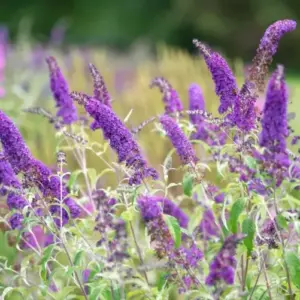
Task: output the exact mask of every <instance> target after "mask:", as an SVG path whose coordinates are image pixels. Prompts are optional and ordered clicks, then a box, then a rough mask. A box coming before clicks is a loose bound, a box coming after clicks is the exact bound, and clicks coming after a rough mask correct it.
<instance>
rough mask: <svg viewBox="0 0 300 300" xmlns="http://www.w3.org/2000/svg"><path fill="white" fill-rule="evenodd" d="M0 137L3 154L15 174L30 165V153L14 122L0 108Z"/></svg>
mask: <svg viewBox="0 0 300 300" xmlns="http://www.w3.org/2000/svg"><path fill="white" fill-rule="evenodd" d="M0 139H1V143H2V147H3V154H4V156H5V157H6V158H7V160H8V161H9V163H10V165H11V167H12V168H13V171H14V172H15V173H16V174H17V173H19V172H20V171H21V170H25V172H26V170H28V168H29V167H30V161H31V158H32V157H31V153H30V151H29V149H28V147H27V146H26V144H25V142H24V140H23V138H22V136H21V134H20V132H19V130H18V129H17V128H16V126H15V125H14V123H13V122H12V121H11V120H10V119H9V118H8V117H7V116H6V115H5V114H4V113H3V112H2V111H1V110H0Z"/></svg>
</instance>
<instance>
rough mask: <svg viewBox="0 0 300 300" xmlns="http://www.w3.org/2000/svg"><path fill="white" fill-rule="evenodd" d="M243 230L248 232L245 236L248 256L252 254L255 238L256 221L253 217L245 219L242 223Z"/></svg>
mask: <svg viewBox="0 0 300 300" xmlns="http://www.w3.org/2000/svg"><path fill="white" fill-rule="evenodd" d="M242 232H243V233H245V234H247V236H246V237H245V238H244V245H245V246H246V248H247V252H248V256H249V255H250V254H251V252H252V249H253V239H254V235H255V223H254V222H253V220H252V219H250V218H248V219H246V220H244V222H243V224H242Z"/></svg>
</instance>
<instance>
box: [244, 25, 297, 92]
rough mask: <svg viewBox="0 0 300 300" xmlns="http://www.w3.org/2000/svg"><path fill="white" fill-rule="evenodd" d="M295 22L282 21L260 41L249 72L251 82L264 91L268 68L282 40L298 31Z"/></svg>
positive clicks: (266, 32)
mask: <svg viewBox="0 0 300 300" xmlns="http://www.w3.org/2000/svg"><path fill="white" fill-rule="evenodd" d="M296 26H297V23H296V22H295V21H293V20H280V21H277V22H275V23H273V24H272V25H270V26H269V27H268V28H267V30H266V31H265V34H264V36H263V37H262V39H261V40H260V44H259V47H258V49H257V52H256V55H255V57H254V59H253V64H252V66H251V68H250V70H249V80H250V81H252V82H254V83H255V84H256V85H257V86H258V87H259V88H260V90H261V91H263V87H264V81H265V77H266V74H267V73H268V66H269V65H270V64H271V62H272V59H273V56H274V55H275V53H276V51H277V48H278V45H279V41H280V39H281V38H282V37H283V36H284V35H285V34H286V33H288V32H291V31H293V30H295V29H296Z"/></svg>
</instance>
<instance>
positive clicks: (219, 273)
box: [205, 234, 245, 285]
mask: <svg viewBox="0 0 300 300" xmlns="http://www.w3.org/2000/svg"><path fill="white" fill-rule="evenodd" d="M244 237H245V235H244V234H233V235H230V236H228V237H226V239H225V240H224V243H223V246H222V248H221V249H220V251H219V252H218V254H217V255H216V256H215V257H214V259H213V261H212V263H211V264H210V268H209V274H208V276H207V278H206V280H205V283H206V284H207V285H216V284H217V283H218V282H220V281H224V282H225V283H227V284H233V283H234V275H235V268H236V265H237V262H236V259H235V254H236V247H237V245H238V243H239V242H240V241H241V240H242V239H243V238H244Z"/></svg>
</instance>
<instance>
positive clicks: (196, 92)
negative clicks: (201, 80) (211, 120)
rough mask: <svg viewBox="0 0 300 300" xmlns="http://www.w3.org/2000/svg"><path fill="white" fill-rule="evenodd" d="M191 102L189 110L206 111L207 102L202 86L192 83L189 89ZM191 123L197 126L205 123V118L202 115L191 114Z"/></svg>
mask: <svg viewBox="0 0 300 300" xmlns="http://www.w3.org/2000/svg"><path fill="white" fill-rule="evenodd" d="M189 100H190V105H189V109H190V110H191V111H193V110H199V111H204V110H205V102H204V97H203V93H202V90H201V88H200V86H199V85H198V84H196V83H192V84H191V85H190V87H189ZM190 120H191V122H192V123H193V124H194V125H195V126H196V125H198V124H201V123H202V122H203V117H202V116H201V115H200V114H190Z"/></svg>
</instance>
